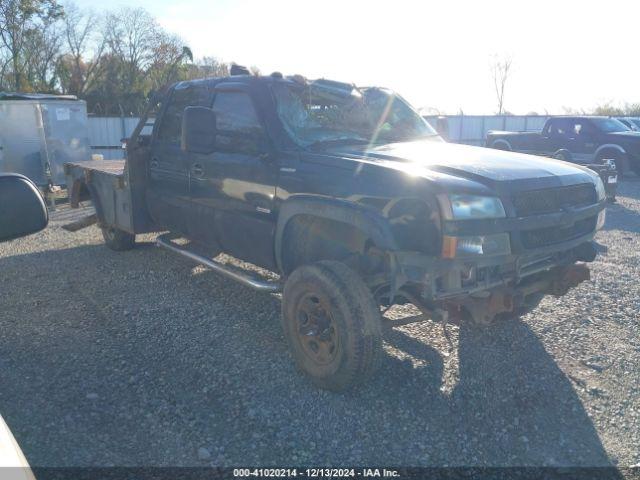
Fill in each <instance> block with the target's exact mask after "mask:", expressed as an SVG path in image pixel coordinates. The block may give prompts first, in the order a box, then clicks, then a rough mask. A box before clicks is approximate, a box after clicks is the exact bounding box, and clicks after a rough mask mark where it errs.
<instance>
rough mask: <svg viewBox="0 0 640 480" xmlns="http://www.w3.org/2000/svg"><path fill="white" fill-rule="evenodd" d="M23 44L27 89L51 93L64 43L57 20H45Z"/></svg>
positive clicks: (29, 34) (54, 84) (30, 32)
mask: <svg viewBox="0 0 640 480" xmlns="http://www.w3.org/2000/svg"><path fill="white" fill-rule="evenodd" d="M27 39H28V41H27V42H26V44H25V52H24V56H25V62H26V71H25V80H26V83H27V88H30V89H33V90H35V91H47V92H53V91H55V90H56V87H57V85H56V83H57V69H56V63H57V59H58V57H59V55H60V53H61V51H62V48H63V43H64V31H63V29H62V28H61V25H60V22H59V21H58V20H57V19H51V18H50V19H45V20H44V21H43V22H42V24H41V25H40V28H39V29H32V30H30V31H29V32H28V35H27Z"/></svg>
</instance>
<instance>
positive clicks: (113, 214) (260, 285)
mask: <svg viewBox="0 0 640 480" xmlns="http://www.w3.org/2000/svg"><path fill="white" fill-rule="evenodd" d="M145 121H146V119H145V118H143V119H141V123H140V125H143V124H144V123H145ZM126 156H127V158H126V161H124V160H123V161H111V162H107V161H103V162H98V161H94V162H80V163H71V164H67V165H66V173H67V175H68V183H67V184H68V186H69V189H70V199H71V204H72V205H77V204H78V202H79V201H80V200H82V199H83V198H88V197H86V196H87V195H89V196H90V197H91V199H92V201H93V204H94V206H95V209H96V215H97V222H98V225H99V226H100V227H101V228H102V232H103V236H104V240H105V242H106V244H107V246H108V247H110V248H112V249H114V250H127V249H131V248H133V247H134V244H135V235H136V234H141V233H148V232H167V231H168V232H170V233H165V234H163V235H160V236H159V237H158V239H157V242H158V245H159V246H161V247H163V248H166V249H168V250H170V251H172V252H175V253H177V254H180V255H183V256H185V257H188V258H190V259H192V260H194V261H196V262H199V263H201V264H203V265H205V266H207V267H209V268H212V269H213V270H215V271H217V272H219V273H220V274H222V275H226V276H228V277H230V278H232V279H234V280H237V281H239V282H241V283H243V284H245V285H247V286H249V287H251V288H254V289H256V290H260V291H263V292H272V293H275V292H282V323H283V328H284V332H285V337H286V338H287V341H288V343H289V346H290V350H291V352H292V356H293V358H294V360H295V362H296V364H297V365H298V366H299V367H300V369H301V370H302V371H303V372H305V373H306V374H308V375H309V376H310V377H311V378H312V379H313V381H314V382H315V383H316V384H317V385H319V386H320V387H323V388H328V389H333V390H342V389H345V388H349V387H351V386H352V385H354V384H356V383H358V382H361V381H363V380H364V379H366V378H367V377H368V376H369V374H371V372H373V371H374V370H375V367H376V365H377V363H378V361H379V360H380V358H381V354H382V330H383V329H382V326H383V322H384V321H385V320H383V317H382V315H381V308H383V307H386V306H390V305H393V304H397V303H409V302H410V303H413V304H414V305H415V306H417V307H418V309H419V310H420V311H421V312H422V315H419V316H417V317H414V318H408V319H404V320H403V321H402V322H404V323H407V322H410V321H419V320H424V319H425V318H431V319H433V320H435V321H441V322H446V321H452V322H453V321H459V322H462V323H463V324H465V325H468V326H469V328H471V326H472V325H477V324H484V325H486V324H487V323H490V322H491V321H492V320H493V319H494V317H496V316H498V315H503V316H511V315H516V316H517V315H518V314H521V313H523V312H526V311H529V310H531V309H532V308H534V307H535V306H536V305H537V304H538V303H539V301H540V299H541V298H542V297H543V296H544V295H545V294H553V295H563V294H565V293H566V292H567V291H568V289H569V288H572V287H574V286H576V285H577V284H579V283H580V282H582V281H584V280H586V279H588V278H589V269H588V268H587V267H586V265H585V263H583V262H591V261H593V260H594V258H595V256H596V250H595V248H594V245H593V242H592V240H593V237H594V235H595V233H596V231H597V229H598V228H600V227H601V226H602V224H603V222H604V214H605V211H604V206H605V201H604V199H605V194H604V189H603V188H604V187H603V184H602V182H601V180H600V178H599V177H598V176H597V175H596V174H594V173H593V172H591V171H590V170H588V169H586V168H583V167H580V166H574V165H571V164H568V163H565V162H559V161H556V160H552V159H542V158H535V157H529V156H524V155H520V154H516V153H510V152H498V151H494V150H489V149H484V148H476V147H469V146H462V145H452V144H448V143H446V142H444V141H442V139H441V138H440V137H439V136H438V135H437V134H436V133H435V132H434V131H433V130H432V129H431V127H429V125H428V124H427V123H426V122H425V121H424V120H423V119H422V118H421V117H420V116H419V115H418V114H417V113H416V112H415V110H414V109H413V108H411V107H410V105H409V104H408V103H407V102H406V101H405V100H403V99H402V98H401V97H400V96H398V95H396V94H394V93H393V92H391V91H389V90H387V89H384V88H372V87H370V88H357V87H355V86H353V85H350V84H345V83H339V82H334V81H329V80H315V81H308V80H306V79H304V78H303V77H300V76H293V77H283V76H282V75H280V74H272V75H270V76H249V75H239V76H231V77H227V78H216V79H207V80H199V81H189V82H182V83H178V84H176V85H174V86H173V87H171V88H170V89H169V90H168V93H166V95H164V96H163V97H162V98H161V99H160V102H159V107H158V111H157V114H156V121H155V123H154V128H153V132H152V134H151V135H149V136H144V135H140V128H137V129H136V131H134V134H133V135H132V137H131V138H130V139H129V141H128V143H127V149H126ZM92 221H93V220H92V219H91V218H89V219H86V220H83V221H81V222H78V223H77V224H75V225H71V226H69V228H70V229H72V230H73V229H74V228H80V227H82V226H86V225H88V224H90V223H91V222H92ZM176 237H184V238H186V239H187V240H189V241H191V242H192V243H191V244H188V245H186V246H185V245H184V242H183V243H181V244H178V243H177V242H176V241H175V240H176ZM201 245H204V246H206V247H207V248H210V249H216V251H223V252H225V253H227V254H229V255H231V256H232V257H233V256H235V257H237V258H239V259H241V260H242V261H244V262H249V263H253V264H255V265H257V266H259V267H262V268H263V269H266V270H269V271H271V272H275V273H277V274H278V278H277V279H274V278H275V276H272V277H270V278H266V277H264V276H259V275H256V274H255V273H250V272H249V270H246V269H244V270H240V269H238V268H237V267H234V266H233V265H230V264H229V263H223V262H221V261H219V260H216V259H213V258H211V257H205V256H204V255H202V254H201V253H198V252H199V250H200V246H201ZM150 300H151V299H150ZM185 321H188V320H185Z"/></svg>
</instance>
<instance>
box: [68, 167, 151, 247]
mask: <svg viewBox="0 0 640 480" xmlns="http://www.w3.org/2000/svg"><path fill="white" fill-rule="evenodd" d="M65 174H66V176H67V185H68V189H69V202H70V204H71V206H72V207H77V206H78V204H79V202H80V201H82V200H86V199H88V198H91V200H92V202H93V204H94V206H95V209H96V214H97V219H98V224H99V225H100V226H101V227H105V226H108V227H115V228H118V229H120V230H123V231H125V232H128V233H131V234H136V233H145V232H147V231H149V228H150V227H149V225H148V224H149V222H148V219H147V217H146V215H145V211H146V210H145V209H144V208H143V204H144V201H143V200H141V199H140V194H139V193H138V194H136V192H137V191H138V190H136V189H132V188H131V185H132V182H131V181H130V179H131V175H130V171H129V166H128V165H127V161H126V160H124V159H122V160H93V161H84V162H70V163H66V164H65ZM133 183H135V182H133ZM134 190H135V191H134ZM136 207H137V208H136Z"/></svg>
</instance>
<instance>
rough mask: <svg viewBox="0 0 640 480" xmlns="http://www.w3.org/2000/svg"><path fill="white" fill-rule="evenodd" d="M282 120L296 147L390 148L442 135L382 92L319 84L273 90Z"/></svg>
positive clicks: (397, 99) (390, 94) (399, 100)
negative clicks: (351, 145)
mask: <svg viewBox="0 0 640 480" xmlns="http://www.w3.org/2000/svg"><path fill="white" fill-rule="evenodd" d="M273 92H274V97H275V100H276V104H277V112H278V116H279V117H280V119H281V120H282V123H283V124H284V127H285V129H286V130H287V132H288V133H289V134H290V135H291V137H292V138H293V139H294V141H295V142H296V143H298V144H299V145H302V146H305V147H306V146H311V145H321V144H331V143H338V142H339V143H367V144H376V143H392V142H403V141H410V140H418V139H422V138H439V137H438V134H437V133H436V132H435V131H434V130H433V129H432V128H431V127H430V126H429V124H428V123H427V122H426V121H425V120H424V119H423V118H422V117H421V116H420V115H418V113H417V112H416V111H415V110H413V108H411V107H410V106H409V104H408V103H407V102H405V101H404V100H403V99H402V98H401V97H399V96H398V95H396V94H394V93H393V92H391V91H389V90H386V89H381V88H363V89H357V88H355V87H353V86H351V85H348V84H343V83H338V82H332V81H328V80H316V81H313V82H310V83H308V84H302V83H293V82H292V83H284V82H282V83H277V84H275V85H274V86H273Z"/></svg>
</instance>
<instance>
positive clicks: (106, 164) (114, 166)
mask: <svg viewBox="0 0 640 480" xmlns="http://www.w3.org/2000/svg"><path fill="white" fill-rule="evenodd" d="M125 162H126V161H125V159H124V158H123V159H122V160H90V161H85V162H68V163H67V165H68V166H69V168H73V167H78V168H82V169H85V170H91V171H95V172H100V173H106V174H107V175H115V176H120V175H124V165H125Z"/></svg>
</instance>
